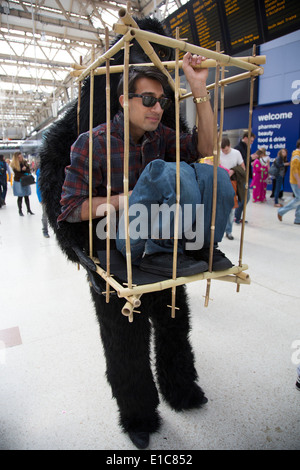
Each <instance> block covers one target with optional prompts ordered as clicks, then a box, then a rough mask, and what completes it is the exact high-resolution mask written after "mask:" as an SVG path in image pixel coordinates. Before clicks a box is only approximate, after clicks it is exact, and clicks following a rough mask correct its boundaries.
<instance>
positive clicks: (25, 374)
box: [0, 187, 300, 450]
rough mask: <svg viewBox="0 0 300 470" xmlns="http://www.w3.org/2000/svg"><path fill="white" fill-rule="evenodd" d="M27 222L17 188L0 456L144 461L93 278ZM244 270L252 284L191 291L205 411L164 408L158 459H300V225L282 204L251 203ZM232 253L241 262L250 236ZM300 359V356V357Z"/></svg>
mask: <svg viewBox="0 0 300 470" xmlns="http://www.w3.org/2000/svg"><path fill="white" fill-rule="evenodd" d="M31 205H32V209H33V211H34V212H35V215H34V216H30V215H27V214H25V217H19V215H18V212H17V205H16V199H15V198H14V197H13V196H12V190H11V188H10V187H9V191H8V196H7V206H6V207H3V208H2V209H0V262H1V281H0V449H106V450H112V449H115V450H118V449H119V450H120V449H129V450H131V449H132V450H133V449H134V446H133V445H132V444H131V442H130V441H129V439H128V437H127V436H126V435H125V434H123V433H122V432H121V430H120V428H119V426H118V418H117V412H116V404H115V402H114V400H113V399H112V398H111V391H110V388H109V387H108V385H107V382H106V379H105V364H104V358H103V352H102V346H101V343H100V339H99V332H98V325H97V322H96V318H95V314H94V310H93V305H92V302H91V298H90V293H89V286H88V283H87V281H86V278H85V273H84V271H83V270H82V269H81V270H80V271H78V270H77V266H75V265H74V264H72V263H70V262H68V261H67V260H66V259H65V257H64V256H63V255H62V253H61V252H60V250H59V248H58V246H57V244H56V241H55V238H54V236H53V233H52V232H50V235H51V237H50V238H49V239H45V238H43V236H42V230H41V209H40V206H39V203H38V201H37V198H36V195H35V193H33V195H32V196H31ZM247 219H248V221H249V223H248V224H247V226H246V234H245V244H244V250H243V262H245V263H247V264H248V265H249V273H250V275H251V280H252V283H251V285H249V286H242V287H241V290H240V292H239V293H236V288H235V285H234V284H231V283H225V282H221V281H213V282H212V287H211V298H212V299H211V301H210V303H209V305H208V307H207V308H205V307H204V298H203V295H204V294H205V289H206V283H205V282H201V281H198V282H195V283H193V284H190V285H189V286H188V292H189V296H190V303H191V310H192V321H193V329H192V332H191V340H192V343H193V346H194V349H195V355H196V365H197V370H198V372H199V383H200V385H201V386H202V387H203V389H204V390H205V392H206V395H207V397H208V399H209V402H208V404H207V405H206V407H205V408H203V409H201V410H198V411H193V412H187V413H176V412H174V411H172V410H171V409H169V408H168V407H167V405H166V404H165V403H164V402H162V403H161V404H160V412H161V415H162V417H163V425H162V428H161V430H160V431H159V432H158V433H156V434H154V435H153V436H152V438H151V445H150V448H151V449H153V450H162V449H166V450H172V449H173V450H174V449H177V450H192V449H299V448H300V393H299V392H298V391H297V390H296V389H295V381H296V364H297V362H299V361H300V313H299V312H300V289H299V278H300V272H299V266H300V250H299V240H300V226H297V225H294V224H293V213H289V214H287V215H286V216H285V217H284V220H283V222H282V223H280V222H279V221H278V220H277V218H276V209H275V208H274V207H273V200H271V199H269V198H268V202H267V203H265V204H253V203H251V202H250V203H249V205H248V213H247ZM233 235H234V237H235V239H234V240H233V241H229V240H227V239H225V240H224V241H223V242H222V244H221V249H222V250H223V251H224V252H225V253H226V254H227V256H228V257H229V258H231V259H232V260H233V261H234V262H235V263H237V260H238V254H239V239H240V228H239V227H238V226H237V225H235V226H234V232H233ZM297 348H298V349H297Z"/></svg>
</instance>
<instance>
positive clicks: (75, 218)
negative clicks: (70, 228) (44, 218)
mask: <svg viewBox="0 0 300 470" xmlns="http://www.w3.org/2000/svg"><path fill="white" fill-rule="evenodd" d="M65 220H66V222H71V223H75V222H81V205H80V206H78V207H76V208H75V209H74V210H73V211H72V212H71V213H70V214H69V215H68V217H66V219H65Z"/></svg>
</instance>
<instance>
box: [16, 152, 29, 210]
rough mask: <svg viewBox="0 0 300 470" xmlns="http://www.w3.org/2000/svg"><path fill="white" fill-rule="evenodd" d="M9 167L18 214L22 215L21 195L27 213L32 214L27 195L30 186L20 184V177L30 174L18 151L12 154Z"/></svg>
mask: <svg viewBox="0 0 300 470" xmlns="http://www.w3.org/2000/svg"><path fill="white" fill-rule="evenodd" d="M11 168H12V170H13V172H14V183H13V193H14V196H16V197H17V198H18V209H19V215H20V216H23V215H24V214H23V212H22V200H23V197H24V199H25V204H26V207H27V214H31V215H34V213H33V212H32V210H31V209H30V202H29V196H30V195H31V188H30V186H22V185H21V178H22V176H24V175H26V174H30V168H29V165H28V163H27V162H26V160H24V157H23V155H22V153H21V152H20V151H18V152H15V153H14V154H13V158H12V162H11Z"/></svg>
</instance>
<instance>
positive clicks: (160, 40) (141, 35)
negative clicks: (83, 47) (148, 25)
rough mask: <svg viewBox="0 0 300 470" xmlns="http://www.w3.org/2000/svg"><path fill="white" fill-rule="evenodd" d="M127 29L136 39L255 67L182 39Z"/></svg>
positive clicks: (251, 67) (240, 66)
mask: <svg viewBox="0 0 300 470" xmlns="http://www.w3.org/2000/svg"><path fill="white" fill-rule="evenodd" d="M129 31H130V32H131V35H132V36H133V37H135V38H136V39H137V40H139V39H145V40H147V41H149V42H154V43H156V44H162V45H164V46H167V47H173V48H178V49H180V50H181V51H184V52H191V53H192V54H197V55H201V56H204V57H207V58H208V59H215V60H216V61H217V62H219V63H220V65H225V66H226V65H232V66H236V67H239V68H241V69H244V70H248V71H253V70H255V69H256V68H257V66H256V65H255V64H252V63H249V62H246V61H243V60H240V59H239V58H236V57H231V56H229V55H227V54H222V53H220V52H216V51H212V50H210V49H204V48H203V47H200V46H195V45H193V44H189V43H187V42H184V41H182V40H178V39H173V38H169V37H166V36H160V35H159V34H155V33H151V32H150V31H144V30H141V29H136V28H129Z"/></svg>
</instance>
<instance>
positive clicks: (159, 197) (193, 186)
mask: <svg viewBox="0 0 300 470" xmlns="http://www.w3.org/2000/svg"><path fill="white" fill-rule="evenodd" d="M162 204H164V205H165V209H166V210H165V211H164V216H167V217H165V218H164V217H162V215H161V212H159V206H160V207H161V205H162ZM175 204H176V163H173V162H165V161H164V160H153V161H152V162H150V163H149V164H148V165H147V166H146V168H145V169H144V171H143V173H142V174H141V176H140V178H139V179H138V181H137V184H136V185H135V187H134V189H133V191H132V194H131V196H130V199H129V226H130V247H131V259H132V263H133V264H139V263H140V261H141V258H142V255H143V253H144V251H145V252H146V253H147V254H152V253H157V252H159V251H161V252H172V251H173V240H174V219H175ZM186 204H189V205H190V207H192V208H193V211H192V212H193V213H192V216H191V224H193V221H194V219H195V208H196V205H197V204H199V205H200V204H201V198H200V193H199V188H198V185H197V181H196V178H195V172H194V169H193V168H192V167H191V166H190V165H188V164H187V163H185V162H181V163H180V208H181V212H182V219H181V220H180V222H179V231H180V233H182V232H184V229H185V227H183V220H184V214H185V208H184V206H185V205H186ZM172 206H173V210H172ZM170 207H171V210H169V208H170ZM180 238H181V237H180V234H179V240H178V252H181V253H182V252H183V243H182V239H180ZM116 245H117V249H118V250H119V251H120V252H121V253H122V254H123V255H124V256H125V254H126V240H125V227H124V214H123V216H122V217H121V219H120V224H119V230H118V234H117V240H116Z"/></svg>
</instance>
